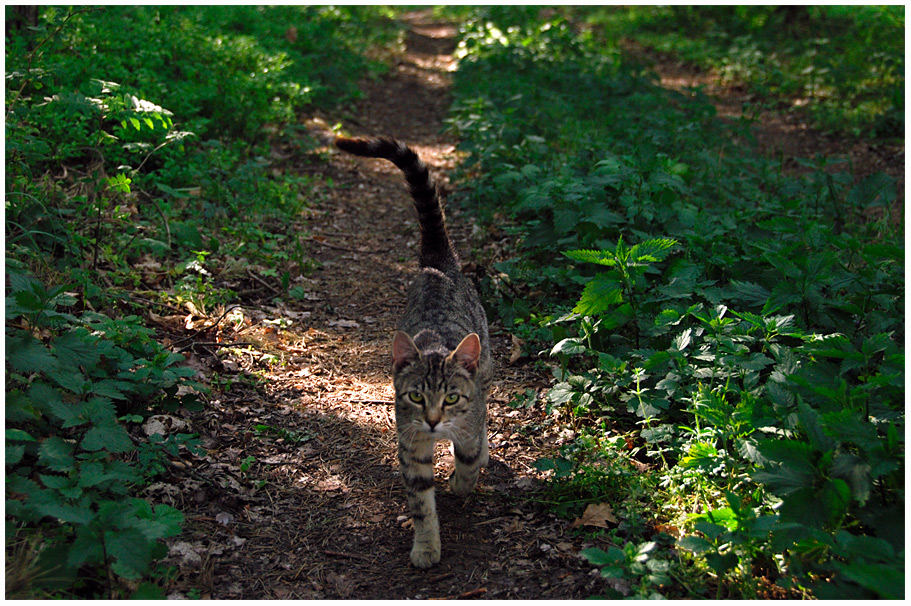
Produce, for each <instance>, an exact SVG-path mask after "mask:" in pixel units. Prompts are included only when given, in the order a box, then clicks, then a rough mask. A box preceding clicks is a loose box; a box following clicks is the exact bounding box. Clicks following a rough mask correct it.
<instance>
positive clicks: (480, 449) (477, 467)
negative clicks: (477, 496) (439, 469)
mask: <svg viewBox="0 0 911 606" xmlns="http://www.w3.org/2000/svg"><path fill="white" fill-rule="evenodd" d="M452 454H453V457H454V458H455V470H454V471H453V472H452V475H451V476H449V488H451V489H452V492H454V493H455V494H457V495H459V496H465V495H467V494H469V493H471V491H472V490H474V487H475V485H476V484H477V483H478V475H480V472H481V468H482V467H485V466H486V465H487V462H488V459H489V454H488V446H487V427H486V423H485V424H484V427H482V428H481V429H480V430H478V431H477V432H476V433H475V439H474V440H472V441H471V443H469V444H464V443H461V442H459V441H456V440H453V442H452Z"/></svg>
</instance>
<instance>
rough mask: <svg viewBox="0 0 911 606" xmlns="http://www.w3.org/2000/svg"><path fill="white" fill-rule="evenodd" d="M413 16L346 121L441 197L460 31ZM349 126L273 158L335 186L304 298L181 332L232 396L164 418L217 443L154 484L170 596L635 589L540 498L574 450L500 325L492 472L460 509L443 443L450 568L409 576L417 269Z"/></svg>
mask: <svg viewBox="0 0 911 606" xmlns="http://www.w3.org/2000/svg"><path fill="white" fill-rule="evenodd" d="M407 21H408V23H409V24H410V28H411V31H410V32H409V33H408V35H407V39H406V41H405V42H406V48H405V50H404V52H403V54H402V55H401V57H400V58H399V60H398V62H397V64H396V65H395V66H394V67H393V69H392V70H391V72H390V73H389V74H387V75H386V76H385V77H383V78H381V79H378V80H375V81H368V82H366V83H364V87H363V88H364V91H365V93H366V95H365V98H364V99H363V101H362V102H360V103H358V104H357V106H356V107H355V108H352V109H351V111H350V117H348V118H347V119H345V118H342V123H343V129H344V130H345V131H346V132H348V133H350V134H354V135H361V134H363V135H379V134H388V135H394V136H395V137H397V138H399V139H402V140H405V141H407V142H408V143H409V144H411V145H412V146H413V147H414V148H415V149H416V150H417V151H418V153H419V154H420V155H421V156H422V158H424V160H425V161H426V162H427V163H428V165H430V167H431V170H432V171H433V172H434V174H435V175H436V177H437V178H438V180H440V181H441V182H442V185H443V189H444V191H445V190H446V189H447V188H448V187H449V186H448V184H447V183H446V173H447V171H449V170H450V169H452V168H453V167H454V166H455V163H456V162H457V161H458V157H457V155H456V153H455V144H456V141H454V140H453V139H452V138H451V136H450V135H448V134H446V133H444V132H443V130H442V119H443V117H444V116H445V114H446V110H447V108H448V106H449V103H450V99H449V93H448V86H449V73H450V72H451V71H452V70H453V69H454V60H453V57H452V52H453V50H454V36H455V29H454V28H453V27H452V26H451V25H449V24H445V23H435V22H433V20H432V19H431V18H430V17H429V12H428V11H421V12H417V13H412V14H409V15H408V16H407ZM337 120H339V117H338V116H322V117H321V118H313V119H311V120H310V121H309V122H308V124H307V126H308V129H309V131H310V134H311V135H313V137H315V138H316V139H317V140H319V141H321V142H322V147H321V148H319V149H317V150H315V151H313V152H311V153H310V154H309V155H307V154H300V153H298V154H295V152H294V150H288V149H276V150H275V152H274V156H275V157H276V158H278V159H284V160H283V161H284V165H283V166H284V168H283V169H284V170H295V171H297V172H298V173H301V174H310V175H314V174H318V175H319V176H320V177H321V179H322V181H323V182H325V183H328V182H330V181H331V183H332V186H331V187H329V186H326V187H324V188H323V189H322V190H321V191H319V192H318V193H319V194H320V196H319V200H320V201H319V202H318V203H317V204H315V205H314V206H312V207H311V208H310V209H309V211H308V215H307V216H306V217H304V218H303V219H304V221H305V225H306V229H307V230H308V232H309V238H306V239H305V242H307V244H308V246H310V249H309V250H308V251H306V254H307V256H308V257H309V258H312V259H314V260H315V261H317V268H316V269H315V270H314V271H313V272H312V274H311V275H310V277H308V278H307V279H304V280H302V281H301V282H299V283H297V284H298V285H300V286H302V287H303V288H304V290H305V292H306V295H305V296H304V298H303V299H302V300H299V301H295V302H294V303H293V304H285V305H277V306H276V305H271V304H269V303H264V302H258V301H257V300H256V299H255V298H254V297H253V296H252V295H251V296H248V297H247V298H245V299H244V300H243V302H242V307H241V308H237V309H233V310H232V309H229V310H227V312H230V314H229V315H227V316H223V317H222V318H210V319H208V320H205V321H202V322H200V323H199V325H200V326H201V327H202V328H201V329H199V328H197V329H196V330H198V332H192V333H189V334H191V335H192V336H193V338H192V339H188V338H187V335H188V331H187V330H186V329H185V328H184V329H183V332H182V333H180V334H177V335H176V336H174V337H173V343H174V344H175V345H178V344H179V345H180V349H181V350H182V351H183V352H184V354H185V355H187V356H188V360H189V364H191V365H192V366H193V367H194V368H196V369H197V370H198V371H199V373H201V377H205V379H206V381H207V382H209V383H211V384H213V385H217V386H219V387H220V389H213V393H212V394H211V395H210V397H209V399H208V401H207V402H206V404H205V407H204V409H203V410H201V411H199V412H195V413H190V414H186V415H182V416H181V418H180V419H177V418H176V417H166V418H163V419H162V420H163V421H164V422H165V423H171V424H172V425H173V427H172V430H173V431H181V432H184V433H189V432H193V433H198V434H199V436H200V440H201V442H202V445H203V446H204V447H205V449H206V452H205V454H203V455H200V456H198V457H194V456H192V455H191V454H189V453H183V454H182V455H181V456H180V457H178V460H176V461H175V464H174V466H173V469H172V471H171V473H172V475H171V476H170V477H168V478H165V479H164V480H163V481H161V482H159V483H157V484H155V485H153V486H150V487H149V488H148V495H149V497H150V498H152V499H153V500H155V501H157V502H166V503H169V504H172V505H174V506H175V507H178V508H179V509H180V510H181V511H183V512H184V513H185V515H186V517H187V523H186V525H185V532H184V533H183V534H182V535H180V536H179V537H176V538H174V539H172V540H171V541H170V543H169V550H170V552H169V557H168V560H167V562H166V563H168V564H170V565H172V566H174V567H175V568H176V569H177V571H178V572H177V574H176V577H175V578H174V580H173V582H172V583H171V587H170V588H169V591H170V597H174V598H180V597H203V598H214V599H240V598H243V599H269V598H281V599H374V598H377V599H411V598H415V599H419V598H462V599H466V598H474V597H478V598H499V599H513V598H522V599H579V598H586V597H589V596H592V595H599V594H601V593H603V592H604V591H605V589H606V588H607V587H611V588H613V589H616V590H619V591H621V592H623V591H624V589H625V588H624V587H623V585H622V582H621V581H617V580H609V579H604V578H602V577H601V576H600V574H598V571H597V570H596V569H595V568H594V567H593V566H591V565H589V564H588V563H587V562H586V561H585V560H584V558H582V557H581V556H580V555H579V552H580V551H581V550H582V549H584V548H586V547H592V546H599V547H606V545H605V544H604V543H601V542H599V539H593V540H589V539H584V538H583V537H582V536H580V533H578V532H577V531H574V530H572V529H571V528H570V525H571V523H572V521H571V520H566V519H561V518H558V517H556V516H555V515H554V514H553V513H550V512H549V511H548V510H547V509H546V508H545V507H543V506H542V505H541V504H540V503H538V502H537V500H538V498H539V497H540V494H541V488H542V481H543V478H542V474H541V473H540V472H538V471H537V470H535V469H534V468H533V467H532V464H533V462H534V461H535V460H536V459H538V458H540V457H542V456H547V455H551V454H552V453H553V452H554V451H555V449H556V448H557V447H558V446H559V445H560V444H561V443H562V441H563V440H564V439H566V437H567V436H566V434H565V433H563V434H561V433H560V429H559V427H557V426H555V425H552V424H550V423H549V422H548V420H547V419H546V418H545V417H544V415H543V413H542V412H541V411H540V410H539V409H537V408H512V407H510V406H508V405H507V404H508V403H509V402H510V401H511V400H512V399H513V396H514V395H516V394H522V393H525V392H526V390H527V389H533V390H536V391H537V392H538V393H541V392H543V391H544V390H545V389H546V387H547V386H548V384H549V375H548V374H547V373H546V372H544V371H543V370H541V369H540V367H538V366H535V365H532V364H531V363H530V362H529V360H528V359H527V358H525V359H522V358H519V359H518V360H517V361H515V360H514V359H515V358H516V356H515V355H512V356H511V354H513V353H514V347H515V345H514V342H513V341H512V339H511V337H510V336H509V334H508V333H506V332H505V331H504V330H503V329H502V327H501V326H498V325H497V324H496V323H494V324H493V325H492V326H491V340H492V347H493V356H494V359H495V360H496V361H497V364H498V370H497V374H496V380H495V382H494V385H493V387H492V390H491V394H490V397H489V400H488V406H489V419H490V420H489V439H490V446H491V451H490V454H491V462H490V465H489V467H488V468H487V469H485V470H484V471H483V472H482V476H481V479H480V481H479V485H478V488H477V490H476V491H475V493H474V494H472V495H470V496H468V497H467V498H458V497H456V496H454V495H453V494H452V493H451V492H450V491H449V488H448V485H447V483H446V481H445V480H446V478H447V477H448V475H449V472H450V471H451V470H452V456H451V455H450V454H449V451H448V448H446V445H443V444H440V445H438V451H437V463H436V489H437V490H436V494H437V506H438V510H439V514H440V524H441V538H442V546H443V552H442V559H441V561H440V563H439V564H438V565H436V566H434V567H433V568H431V569H429V570H418V569H416V568H414V567H413V566H411V564H410V560H409V552H410V548H411V540H412V529H411V522H410V518H409V516H408V513H407V510H406V506H405V494H404V490H403V487H402V482H401V478H400V474H399V471H398V464H397V461H396V455H395V453H396V445H395V436H396V432H395V426H394V415H393V391H392V385H391V375H390V369H389V348H390V344H391V335H392V334H393V333H394V330H395V326H396V323H397V320H398V318H399V316H400V314H401V312H402V310H403V307H404V302H405V292H406V290H407V288H408V285H409V282H410V279H411V276H412V275H413V274H414V272H415V271H416V268H417V263H416V258H415V254H416V253H415V246H416V243H417V237H418V236H417V226H416V221H415V216H414V213H413V209H412V207H411V202H410V199H409V197H408V194H407V193H406V189H405V186H404V181H403V179H402V176H401V173H400V172H399V171H398V169H396V168H394V167H393V166H392V165H391V164H390V163H388V162H385V161H382V160H365V159H362V158H354V157H351V156H347V155H344V154H342V153H340V152H337V151H335V150H334V149H333V148H332V146H331V140H332V133H331V132H330V130H329V129H328V127H327V126H326V125H327V124H328V123H334V122H335V121H337ZM317 156H318V158H317ZM448 220H449V225H450V233H451V235H452V237H453V240H454V241H455V242H456V243H457V247H459V248H461V249H462V252H463V255H464V253H465V252H466V249H467V248H468V246H469V244H470V243H471V242H472V241H473V239H474V238H477V235H476V234H477V233H478V231H479V230H477V229H475V227H474V226H473V225H472V223H471V221H470V219H468V218H466V217H463V216H460V215H459V214H458V211H457V209H450V211H449V212H448ZM256 282H257V283H261V284H265V282H264V281H263V280H262V279H261V278H260V279H257V280H256ZM259 286H260V284H254V287H255V288H253V289H251V290H252V291H254V292H256V291H257V288H259ZM268 290H269V288H266V291H263V289H262V288H259V292H260V294H262V295H263V298H262V301H267V300H269V299H271V296H272V295H271V294H270V293H269V292H268ZM281 318H284V319H285V323H284V324H281V323H277V322H276V320H278V319H281ZM287 321H291V324H290V325H288V323H287ZM188 326H189V324H188ZM176 332H177V331H176V330H175V333H176ZM188 340H189V344H188V343H187V341H188ZM225 348H227V349H228V350H229V351H230V352H231V353H227V354H226V353H225ZM509 360H513V362H512V363H510V362H508V361H509ZM276 362H277V363H276ZM182 423H188V425H186V426H184V425H182ZM588 536H589V537H590V536H592V535H591V533H589V534H588Z"/></svg>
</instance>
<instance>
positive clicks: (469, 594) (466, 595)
mask: <svg viewBox="0 0 911 606" xmlns="http://www.w3.org/2000/svg"><path fill="white" fill-rule="evenodd" d="M485 593H487V588H486V587H478V588H477V589H472V590H471V591H466V592H465V593H460V594H459V595H450V596H446V597H445V598H428V599H430V600H468V599H470V598H476V597H478V596H479V595H484V594H485Z"/></svg>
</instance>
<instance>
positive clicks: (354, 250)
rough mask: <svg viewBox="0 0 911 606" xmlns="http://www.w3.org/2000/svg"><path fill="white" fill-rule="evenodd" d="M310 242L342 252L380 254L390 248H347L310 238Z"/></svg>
mask: <svg viewBox="0 0 911 606" xmlns="http://www.w3.org/2000/svg"><path fill="white" fill-rule="evenodd" d="M310 242H313V243H314V244H319V245H320V246H325V247H326V248H333V249H335V250H341V251H343V252H350V253H357V254H362V255H381V254H386V253H388V252H389V251H390V250H391V249H389V248H382V249H376V250H358V249H356V248H349V247H347V246H339V245H338V244H330V243H329V242H320V241H319V240H313V239H311V240H310Z"/></svg>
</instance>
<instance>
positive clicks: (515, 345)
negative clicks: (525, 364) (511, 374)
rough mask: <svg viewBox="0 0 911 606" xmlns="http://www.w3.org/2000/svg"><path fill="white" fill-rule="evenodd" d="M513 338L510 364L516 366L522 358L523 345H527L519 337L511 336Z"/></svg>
mask: <svg viewBox="0 0 911 606" xmlns="http://www.w3.org/2000/svg"><path fill="white" fill-rule="evenodd" d="M509 336H510V337H512V345H511V346H510V349H509V363H510V364H515V363H516V362H517V361H518V360H519V358H521V357H522V345H524V344H525V341H523V340H522V339H520V338H519V337H517V336H516V335H509Z"/></svg>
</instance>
